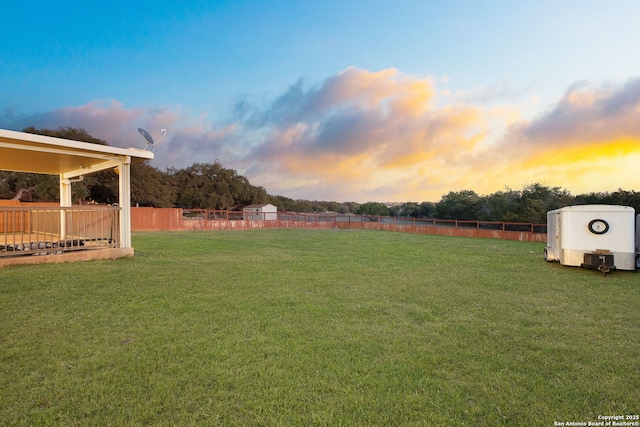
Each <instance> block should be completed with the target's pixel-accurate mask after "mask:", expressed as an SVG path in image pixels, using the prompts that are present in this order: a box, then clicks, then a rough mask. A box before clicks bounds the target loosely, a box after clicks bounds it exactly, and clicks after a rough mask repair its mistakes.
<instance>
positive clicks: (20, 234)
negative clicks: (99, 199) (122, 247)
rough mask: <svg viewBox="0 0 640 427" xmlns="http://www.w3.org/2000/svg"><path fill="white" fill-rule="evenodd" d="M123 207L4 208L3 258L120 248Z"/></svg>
mask: <svg viewBox="0 0 640 427" xmlns="http://www.w3.org/2000/svg"><path fill="white" fill-rule="evenodd" d="M119 212H120V208H118V207H111V206H72V207H57V206H56V207H51V206H47V207H24V206H20V207H14V206H0V257H8V256H19V255H34V254H38V255H40V254H53V253H62V252H67V251H75V250H86V249H104V248H117V247H119V242H120V225H119V218H120V216H119Z"/></svg>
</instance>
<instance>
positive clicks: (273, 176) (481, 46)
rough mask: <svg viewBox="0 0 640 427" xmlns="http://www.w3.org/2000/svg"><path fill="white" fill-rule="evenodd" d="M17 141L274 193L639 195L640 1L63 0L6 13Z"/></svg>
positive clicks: (3, 108) (1, 50) (9, 92)
mask: <svg viewBox="0 0 640 427" xmlns="http://www.w3.org/2000/svg"><path fill="white" fill-rule="evenodd" d="M2 17H3V20H2V21H3V24H2V27H1V28H0V128H4V129H11V130H22V129H23V128H25V127H28V126H34V127H36V128H58V127H61V126H64V127H66V126H71V127H82V128H84V129H86V130H87V131H88V132H89V133H90V134H91V135H93V136H95V137H98V138H102V139H105V140H107V141H108V143H109V144H110V145H113V146H119V147H135V148H140V149H142V148H144V146H145V141H144V139H143V138H142V136H141V135H140V134H139V133H138V131H137V128H138V127H142V128H145V129H146V130H147V131H149V132H150V133H151V134H152V135H153V136H154V137H156V138H159V137H160V136H161V133H160V130H161V129H163V128H166V129H167V137H166V138H165V139H164V140H163V141H162V142H161V143H160V144H158V145H157V146H156V147H155V149H154V152H155V156H156V158H155V160H154V161H153V162H152V163H151V164H152V165H153V166H155V167H158V168H159V169H161V170H165V169H166V168H167V167H176V168H183V167H187V166H190V165H191V164H193V163H195V162H199V163H213V162H214V161H216V160H218V161H219V162H220V163H221V164H222V165H223V166H224V167H227V168H233V169H236V170H237V171H238V173H240V174H242V175H244V176H246V177H247V178H248V179H249V180H250V181H251V183H252V184H253V185H257V186H262V187H264V188H265V189H266V190H267V192H269V194H272V195H283V196H287V197H290V198H294V199H309V200H335V201H356V202H367V201H381V202H393V201H398V202H403V201H416V202H422V201H438V200H440V198H441V196H442V195H443V194H446V193H448V192H449V191H460V190H474V191H476V192H477V193H479V194H490V193H493V192H496V191H500V190H505V188H506V187H508V188H511V189H520V188H522V187H523V186H525V185H528V184H532V183H541V184H543V185H547V186H554V187H555V186H557V187H561V188H564V189H567V190H569V191H570V192H571V193H572V194H580V193H586V192H592V191H615V190H617V189H618V188H623V189H625V190H636V191H640V47H639V43H640V24H639V22H638V18H639V17H640V1H636V0H629V1H616V0H606V1H589V0H579V1H563V0H554V1H546V0H535V1H513V0H509V1H451V0H447V1H427V0H419V1H413V0H411V1H373V0H372V1H365V0H341V1H322V0H318V1H280V0H269V1H241V0H240V1H188V2H175V1H165V0H154V1H137V2H130V1H127V2H124V1H119V0H116V1H110V2H104V1H102V2H93V1H90V0H89V1H82V2H80V1H64V2H41V1H32V0H23V1H21V2H8V3H7V4H5V5H3V8H2Z"/></svg>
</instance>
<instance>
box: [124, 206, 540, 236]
mask: <svg viewBox="0 0 640 427" xmlns="http://www.w3.org/2000/svg"><path fill="white" fill-rule="evenodd" d="M254 215H256V213H254ZM271 215H273V214H271ZM242 218H243V213H242V212H238V211H221V210H205V209H179V208H131V230H132V231H134V232H135V231H181V230H244V229H252V228H339V229H367V230H384V231H396V232H403V233H418V234H437V235H444V236H463V237H484V238H492V239H505V240H520V241H529V242H546V241H547V234H546V232H547V230H546V227H547V226H546V224H530V223H515V222H494V221H456V220H438V219H431V218H428V219H414V218H394V217H377V216H367V215H340V214H326V213H316V214H306V213H294V212H278V217H277V218H278V219H275V220H264V219H261V220H243V219H242Z"/></svg>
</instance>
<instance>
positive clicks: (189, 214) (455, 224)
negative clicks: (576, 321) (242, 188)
mask: <svg viewBox="0 0 640 427" xmlns="http://www.w3.org/2000/svg"><path fill="white" fill-rule="evenodd" d="M251 215H252V219H257V220H261V221H264V220H269V219H270V218H273V217H272V215H273V213H270V212H252V214H251ZM182 218H183V219H184V220H189V219H194V220H195V219H199V220H225V221H233V220H243V219H244V217H243V212H240V211H223V210H206V209H183V211H182ZM277 220H279V221H300V222H321V223H322V222H340V223H348V224H353V225H354V226H357V224H364V223H380V224H393V225H398V226H403V225H406V226H414V227H439V228H460V229H478V230H498V231H520V232H530V233H546V232H547V224H534V223H522V222H504V221H469V220H450V219H434V218H401V217H389V216H377V215H355V214H336V213H298V212H278V214H277Z"/></svg>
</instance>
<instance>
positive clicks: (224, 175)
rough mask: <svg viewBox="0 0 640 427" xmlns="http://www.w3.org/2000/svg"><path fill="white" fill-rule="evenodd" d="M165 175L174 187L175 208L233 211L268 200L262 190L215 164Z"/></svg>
mask: <svg viewBox="0 0 640 427" xmlns="http://www.w3.org/2000/svg"><path fill="white" fill-rule="evenodd" d="M168 172H169V174H170V175H171V176H172V180H173V183H174V185H175V186H176V188H177V196H176V202H175V205H176V206H177V207H182V208H199V209H223V210H233V209H238V208H241V207H243V206H245V205H250V204H253V203H267V202H268V201H269V196H268V194H267V192H266V191H265V189H264V188H262V187H254V186H252V185H251V184H250V183H249V180H248V179H247V178H245V177H244V176H242V175H238V173H237V172H236V171H235V170H233V169H225V168H224V167H222V165H221V164H220V163H219V162H217V161H216V162H215V163H213V164H208V163H194V164H193V165H192V166H190V167H188V168H185V169H180V170H176V169H169V171H168Z"/></svg>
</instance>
